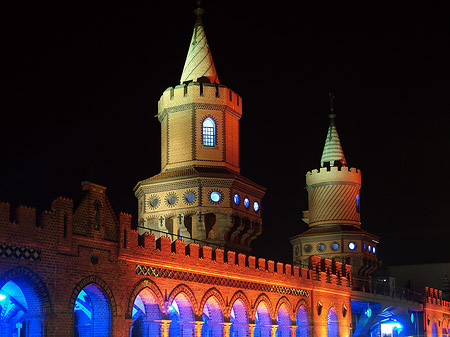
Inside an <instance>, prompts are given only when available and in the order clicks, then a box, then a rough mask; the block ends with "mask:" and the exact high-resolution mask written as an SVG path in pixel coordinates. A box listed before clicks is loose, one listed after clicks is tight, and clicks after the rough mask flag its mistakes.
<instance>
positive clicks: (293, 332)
mask: <svg viewBox="0 0 450 337" xmlns="http://www.w3.org/2000/svg"><path fill="white" fill-rule="evenodd" d="M291 328H292V330H291V337H295V331H297V325H292V326H291Z"/></svg>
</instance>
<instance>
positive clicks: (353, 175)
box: [306, 166, 361, 187]
mask: <svg viewBox="0 0 450 337" xmlns="http://www.w3.org/2000/svg"><path fill="white" fill-rule="evenodd" d="M329 182H345V183H354V184H356V185H358V186H359V187H361V171H360V170H359V169H357V168H354V167H347V166H329V167H321V168H320V169H314V170H311V171H308V172H307V173H306V185H307V186H310V185H315V184H320V183H329Z"/></svg>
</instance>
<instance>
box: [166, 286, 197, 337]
mask: <svg viewBox="0 0 450 337" xmlns="http://www.w3.org/2000/svg"><path fill="white" fill-rule="evenodd" d="M168 311H169V319H170V320H171V322H170V326H169V337H177V336H193V335H194V327H195V325H194V324H195V323H194V322H195V317H194V310H193V308H192V304H191V302H190V301H189V298H188V297H187V296H186V295H185V294H184V293H179V294H178V295H177V296H176V297H175V298H174V299H173V301H172V302H171V303H170V304H169V307H168Z"/></svg>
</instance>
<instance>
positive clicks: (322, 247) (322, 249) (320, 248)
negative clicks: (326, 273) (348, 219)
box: [317, 243, 326, 252]
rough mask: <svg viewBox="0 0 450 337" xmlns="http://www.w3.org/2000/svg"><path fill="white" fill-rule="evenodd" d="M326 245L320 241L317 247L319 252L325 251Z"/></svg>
mask: <svg viewBox="0 0 450 337" xmlns="http://www.w3.org/2000/svg"><path fill="white" fill-rule="evenodd" d="M325 248H326V247H325V245H324V244H323V243H319V244H318V245H317V249H318V250H319V252H323V251H324V250H325Z"/></svg>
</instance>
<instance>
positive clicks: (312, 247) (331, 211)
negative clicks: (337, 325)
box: [291, 94, 378, 280]
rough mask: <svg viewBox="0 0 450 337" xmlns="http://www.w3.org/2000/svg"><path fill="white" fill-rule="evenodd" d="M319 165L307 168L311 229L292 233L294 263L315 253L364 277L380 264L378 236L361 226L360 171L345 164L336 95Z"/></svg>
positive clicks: (306, 215)
mask: <svg viewBox="0 0 450 337" xmlns="http://www.w3.org/2000/svg"><path fill="white" fill-rule="evenodd" d="M328 117H329V118H330V124H329V126H328V131H327V135H326V139H325V145H324V148H323V152H322V157H321V160H320V168H319V169H314V170H311V171H309V172H307V173H306V190H307V192H308V210H306V211H303V221H304V222H305V223H307V224H308V226H309V229H308V230H307V231H306V232H303V233H301V234H299V235H297V236H295V237H293V238H291V244H292V246H293V252H294V255H293V260H294V264H299V265H306V264H307V263H308V258H309V257H310V256H311V255H317V256H320V257H326V258H330V259H334V260H337V261H341V262H342V263H347V264H350V265H352V274H353V277H354V278H355V279H356V280H357V279H358V278H362V279H365V278H366V277H367V275H368V274H370V273H371V272H372V271H373V270H375V268H376V266H377V257H376V250H377V244H378V237H376V236H374V235H372V234H370V233H368V232H366V231H364V230H363V229H361V222H360V221H361V219H360V202H361V200H360V188H361V172H360V171H359V170H358V169H356V168H352V167H348V166H347V161H346V159H345V156H344V151H343V150H342V145H341V141H340V138H339V135H338V132H337V128H336V123H335V119H336V114H335V113H334V96H333V95H331V94H330V114H329V116H328Z"/></svg>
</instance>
